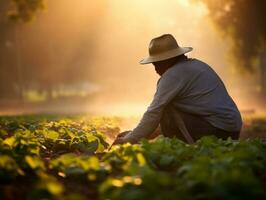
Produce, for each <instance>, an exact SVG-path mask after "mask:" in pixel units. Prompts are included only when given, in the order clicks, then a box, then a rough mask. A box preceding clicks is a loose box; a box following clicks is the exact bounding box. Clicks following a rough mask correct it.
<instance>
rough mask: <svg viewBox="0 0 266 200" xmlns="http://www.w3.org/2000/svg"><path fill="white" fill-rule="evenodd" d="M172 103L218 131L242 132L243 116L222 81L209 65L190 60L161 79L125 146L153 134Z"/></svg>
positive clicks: (181, 63)
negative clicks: (201, 118) (150, 101)
mask: <svg viewBox="0 0 266 200" xmlns="http://www.w3.org/2000/svg"><path fill="white" fill-rule="evenodd" d="M170 102H171V104H173V106H174V107H175V108H176V109H177V110H180V111H183V112H187V113H191V114H196V115H200V116H202V117H203V118H204V119H205V120H207V121H208V122H209V123H210V124H212V125H213V126H214V127H217V128H220V129H223V130H226V131H232V132H234V131H240V129H241V126H242V119H241V115H240V112H239V110H238V108H237V106H236V104H235V103H234V101H233V100H232V98H231V97H230V96H229V94H228V92H227V90H226V88H225V86H224V84H223V82H222V80H221V79H220V77H219V76H218V75H217V74H216V73H215V71H214V70H213V69H212V68H211V67H210V66H209V65H207V64H206V63H204V62H202V61H199V60H197V59H187V60H185V61H181V62H178V63H177V64H175V65H174V66H173V67H171V68H169V69H168V70H167V71H166V72H165V73H164V74H163V75H162V76H161V78H160V79H159V81H158V83H157V91H156V93H155V95H154V98H153V101H152V103H151V104H150V106H149V107H148V109H147V111H146V112H145V113H144V115H143V117H142V119H141V121H140V122H139V124H138V125H137V127H136V128H135V129H134V130H133V131H132V132H131V133H129V134H127V135H126V136H125V137H124V138H123V140H124V142H137V141H138V140H139V139H141V138H143V137H147V136H149V135H150V134H151V133H153V131H154V130H155V129H156V128H157V127H158V125H159V123H160V120H161V117H162V113H163V110H164V108H165V106H166V105H167V104H168V103H170Z"/></svg>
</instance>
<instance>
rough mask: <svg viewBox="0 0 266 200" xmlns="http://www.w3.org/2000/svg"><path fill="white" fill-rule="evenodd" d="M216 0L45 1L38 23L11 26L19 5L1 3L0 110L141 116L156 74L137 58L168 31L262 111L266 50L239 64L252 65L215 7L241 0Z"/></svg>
mask: <svg viewBox="0 0 266 200" xmlns="http://www.w3.org/2000/svg"><path fill="white" fill-rule="evenodd" d="M211 2H214V1H211V0H202V1H200V0H193V1H191V0H164V1H162V0H145V1H141V0H134V1H130V0H112V1H87V0H76V1H75V2H73V1H71V0H57V1H51V0H47V1H45V5H46V8H45V9H43V10H41V11H40V12H36V13H34V19H33V20H31V21H30V22H28V23H14V22H13V21H11V20H10V19H9V18H8V17H7V16H8V15H7V13H8V11H9V10H10V9H12V8H13V7H14V4H13V3H12V1H10V0H3V1H1V3H0V5H1V6H0V10H1V12H0V114H24V113H43V112H45V113H93V114H94V113H95V114H110V115H127V116H133V115H137V116H139V115H141V114H142V113H143V112H144V111H145V109H146V108H147V106H148V105H149V103H150V102H151V100H152V98H153V94H154V92H155V89H156V82H157V80H158V78H159V76H158V75H157V74H156V73H155V71H154V69H153V66H152V65H144V66H143V65H140V64H139V63H138V62H139V61H140V60H141V59H142V58H144V57H146V56H148V45H149V42H150V40H151V39H152V38H154V37H158V36H160V35H161V34H165V33H170V34H172V35H174V36H175V38H176V40H177V42H178V43H179V45H180V46H191V47H193V51H192V52H191V53H189V54H188V56H189V57H193V58H198V59H200V60H203V61H205V62H206V63H208V64H209V65H210V66H212V67H213V68H214V69H215V71H216V72H217V73H218V74H219V76H220V77H221V78H222V80H223V81H224V83H225V85H226V87H227V89H228V91H229V93H230V95H231V96H232V98H233V99H234V101H235V102H236V103H237V105H238V107H239V108H240V109H241V110H256V111H258V112H263V111H264V109H265V107H264V106H265V103H264V99H265V93H264V86H263V84H265V80H266V75H265V70H264V71H263V70H262V69H265V67H264V66H265V64H263V63H262V60H263V59H264V60H265V57H263V56H264V54H259V56H258V53H257V54H256V56H258V57H261V59H260V60H258V59H257V60H252V62H250V63H249V64H248V66H250V65H252V66H253V67H241V66H242V65H244V64H247V62H246V63H243V62H242V61H243V60H244V59H245V58H246V56H244V57H243V59H239V57H240V58H241V55H240V56H238V57H237V56H235V55H236V54H234V52H233V51H232V45H234V44H235V43H234V42H235V41H237V40H236V39H234V37H231V38H230V37H229V38H228V37H223V34H224V33H223V32H222V31H221V28H220V29H219V25H220V26H221V25H222V26H224V24H221V23H220V21H217V20H216V21H215V19H220V18H219V17H218V18H217V16H216V15H217V13H218V11H219V10H217V9H218V8H221V7H222V8H223V11H224V12H227V13H230V10H231V9H232V8H233V6H234V4H232V3H230V2H237V1H229V0H228V1H215V2H216V4H215V5H214V4H212V3H211ZM217 2H220V3H221V5H218V4H219V3H217ZM260 2H261V3H262V4H263V5H265V3H263V1H260ZM217 6H218V7H217ZM243 9H245V8H243ZM214 11H215V12H214ZM215 17H216V18H215ZM231 18H232V21H234V20H233V17H232V16H231ZM261 20H263V18H262V19H261ZM264 21H265V20H264ZM219 23H220V24H219ZM228 23H229V21H228ZM255 25H256V26H258V27H259V25H258V24H255ZM252 30H253V31H255V32H256V30H254V29H252ZM252 30H250V29H249V30H248V31H252ZM258 31H261V30H258ZM263 31H264V30H263ZM262 43H263V41H262ZM235 46H236V48H241V47H238V46H237V45H235ZM263 51H264V50H263ZM263 51H262V52H263ZM264 52H265V51H264ZM251 53H252V52H251ZM235 57H237V59H236V58H235ZM238 61H239V62H238ZM240 65H241V66H240ZM261 66H263V67H261ZM265 87H266V84H265Z"/></svg>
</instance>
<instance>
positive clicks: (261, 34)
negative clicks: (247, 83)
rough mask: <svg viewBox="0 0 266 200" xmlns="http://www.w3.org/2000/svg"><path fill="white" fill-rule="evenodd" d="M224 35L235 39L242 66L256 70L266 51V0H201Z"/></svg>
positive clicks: (240, 65) (234, 50)
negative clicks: (257, 62) (260, 58)
mask: <svg viewBox="0 0 266 200" xmlns="http://www.w3.org/2000/svg"><path fill="white" fill-rule="evenodd" d="M201 1H202V2H203V3H205V5H206V6H207V8H208V10H209V15H210V17H211V19H212V21H213V22H214V24H215V25H216V26H217V27H218V29H219V30H220V31H221V33H222V34H223V36H225V37H227V38H230V39H231V40H232V43H233V45H232V48H231V50H232V57H233V58H234V59H236V60H237V62H235V63H237V64H238V67H240V68H243V69H245V70H248V71H252V70H254V67H255V65H254V61H255V60H256V59H257V58H259V57H260V55H261V54H262V53H265V52H266V17H265V11H266V1H264V0H201Z"/></svg>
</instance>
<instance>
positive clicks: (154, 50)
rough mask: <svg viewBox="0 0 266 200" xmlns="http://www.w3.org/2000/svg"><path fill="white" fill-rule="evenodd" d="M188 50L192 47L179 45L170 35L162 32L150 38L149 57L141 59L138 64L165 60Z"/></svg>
mask: <svg viewBox="0 0 266 200" xmlns="http://www.w3.org/2000/svg"><path fill="white" fill-rule="evenodd" d="M190 51H192V47H179V46H178V44H177V42H176V40H175V38H174V37H173V36H172V35H170V34H164V35H162V36H160V37H157V38H154V39H152V40H151V42H150V45H149V57H148V58H144V59H142V60H141V61H140V64H149V63H153V62H158V61H162V60H167V59H169V58H173V57H176V56H180V55H182V54H185V53H188V52H190Z"/></svg>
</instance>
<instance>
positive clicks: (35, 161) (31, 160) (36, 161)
mask: <svg viewBox="0 0 266 200" xmlns="http://www.w3.org/2000/svg"><path fill="white" fill-rule="evenodd" d="M25 161H26V162H27V163H28V165H29V166H30V168H32V169H42V170H44V169H45V166H44V163H43V161H42V160H41V159H40V158H38V157H33V156H26V157H25Z"/></svg>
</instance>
